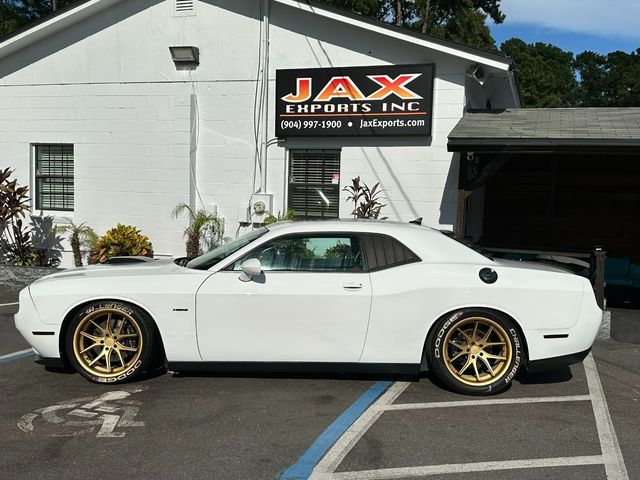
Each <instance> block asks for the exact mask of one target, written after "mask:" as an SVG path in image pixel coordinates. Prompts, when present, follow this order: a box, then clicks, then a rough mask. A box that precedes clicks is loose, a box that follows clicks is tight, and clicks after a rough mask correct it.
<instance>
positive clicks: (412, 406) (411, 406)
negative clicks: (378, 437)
mask: <svg viewBox="0 0 640 480" xmlns="http://www.w3.org/2000/svg"><path fill="white" fill-rule="evenodd" d="M587 400H591V396H590V395H566V396H562V397H525V398H495V399H488V400H461V401H457V402H430V403H394V404H393V405H384V406H381V407H380V409H381V410H385V411H389V410H419V409H423V408H452V407H472V406H477V405H509V404H513V403H551V402H584V401H587Z"/></svg>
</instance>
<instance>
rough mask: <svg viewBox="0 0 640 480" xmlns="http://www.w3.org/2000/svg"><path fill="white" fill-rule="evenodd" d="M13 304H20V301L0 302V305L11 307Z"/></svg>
mask: <svg viewBox="0 0 640 480" xmlns="http://www.w3.org/2000/svg"><path fill="white" fill-rule="evenodd" d="M14 305H20V302H13V303H0V307H12V306H14Z"/></svg>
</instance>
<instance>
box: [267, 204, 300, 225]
mask: <svg viewBox="0 0 640 480" xmlns="http://www.w3.org/2000/svg"><path fill="white" fill-rule="evenodd" d="M295 219H296V214H295V213H294V211H293V210H291V209H290V208H289V209H288V210H287V213H285V214H284V215H282V214H281V213H280V212H278V215H274V214H273V213H270V212H267V216H266V217H265V218H264V224H265V225H271V224H272V223H276V222H284V221H285V220H295Z"/></svg>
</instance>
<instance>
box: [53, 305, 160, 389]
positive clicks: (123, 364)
mask: <svg viewBox="0 0 640 480" xmlns="http://www.w3.org/2000/svg"><path fill="white" fill-rule="evenodd" d="M158 343H159V335H158V332H157V329H156V326H155V324H154V323H153V321H152V320H151V319H150V318H149V317H148V315H147V314H146V313H145V312H143V311H142V310H141V309H139V308H138V307H136V306H134V305H130V304H128V303H125V302H118V301H102V302H93V303H91V304H89V305H86V306H84V307H83V308H82V309H81V310H80V311H79V312H78V313H77V314H76V315H75V316H74V317H73V319H72V320H71V323H70V324H69V328H68V329H67V335H66V338H65V344H64V347H65V353H66V355H67V358H68V359H69V363H70V364H71V366H72V367H73V368H74V369H75V370H76V371H77V372H78V373H79V374H80V375H82V376H83V377H85V378H86V379H87V380H89V381H91V382H95V383H110V384H117V383H123V382H126V381H131V380H134V379H136V378H138V377H139V376H140V375H141V374H142V373H143V372H145V371H149V370H151V369H152V368H153V367H155V363H156V362H155V358H156V352H158V351H159V348H158Z"/></svg>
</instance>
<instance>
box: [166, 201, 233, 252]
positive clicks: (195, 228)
mask: <svg viewBox="0 0 640 480" xmlns="http://www.w3.org/2000/svg"><path fill="white" fill-rule="evenodd" d="M183 214H186V216H187V219H188V220H189V226H188V227H187V228H185V230H184V236H185V237H186V238H187V242H186V250H187V257H189V258H192V257H197V256H198V255H199V254H200V244H201V243H202V242H206V243H209V244H212V245H211V246H214V245H215V244H218V243H220V241H221V240H222V235H223V234H224V220H223V219H222V218H220V217H218V216H217V215H215V214H213V213H210V212H208V211H207V210H205V209H204V208H200V209H194V208H191V207H190V206H189V205H187V204H186V203H184V202H182V203H179V204H178V205H176V207H175V208H174V209H173V212H171V217H172V218H178V217H179V216H181V215H183Z"/></svg>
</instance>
